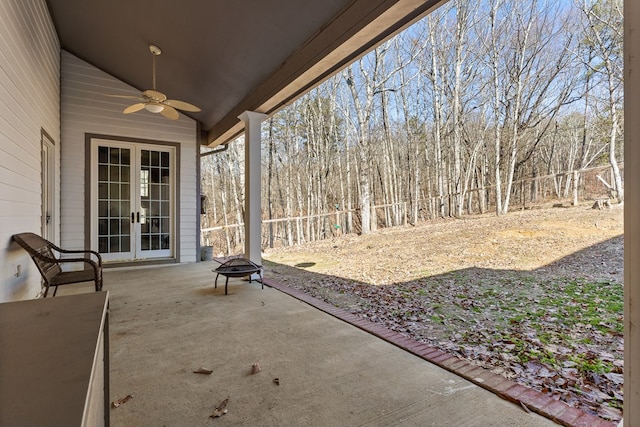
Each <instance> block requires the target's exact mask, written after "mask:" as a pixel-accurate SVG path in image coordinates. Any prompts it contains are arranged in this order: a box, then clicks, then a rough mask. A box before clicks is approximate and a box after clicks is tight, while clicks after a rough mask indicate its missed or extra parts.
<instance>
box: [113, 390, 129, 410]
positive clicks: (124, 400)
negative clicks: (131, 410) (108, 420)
mask: <svg viewBox="0 0 640 427" xmlns="http://www.w3.org/2000/svg"><path fill="white" fill-rule="evenodd" d="M132 397H133V393H132V394H128V395H126V396H125V397H123V398H122V399H118V400H115V401H113V402H111V407H112V408H114V409H115V408H117V407H118V406H120V405H123V404H125V403H127V402H128V401H129V400H130V399H131V398H132Z"/></svg>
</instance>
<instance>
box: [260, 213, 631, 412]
mask: <svg viewBox="0 0 640 427" xmlns="http://www.w3.org/2000/svg"><path fill="white" fill-rule="evenodd" d="M622 233H623V219H622V210H620V209H611V210H606V211H595V210H590V209H585V208H584V207H577V208H567V209H533V210H530V211H522V212H516V213H511V214H509V215H506V216H503V217H500V218H498V217H495V216H494V215H485V216H476V217H472V218H467V219H458V220H454V219H447V220H440V221H436V222H433V223H425V224H422V225H418V226H416V227H398V228H394V229H386V230H381V231H379V232H376V233H371V234H369V235H366V236H352V235H348V236H344V237H340V238H335V239H332V240H325V241H319V242H312V243H309V244H306V245H301V246H297V247H291V248H279V249H274V250H271V251H270V252H269V253H267V255H266V257H265V258H266V259H267V262H265V264H266V265H267V268H269V267H273V270H274V271H273V272H271V273H272V274H273V275H274V277H275V278H277V280H282V281H283V282H284V283H285V284H287V285H288V286H291V287H293V288H297V289H299V290H302V291H303V292H305V293H308V294H310V295H312V296H314V297H316V298H318V299H321V300H324V301H326V302H329V303H331V304H333V305H335V306H337V307H340V308H343V309H345V310H347V311H349V312H351V313H354V314H356V315H358V316H360V317H361V318H363V319H368V320H370V321H372V322H377V323H381V324H383V325H384V326H386V327H387V328H389V329H392V330H394V331H397V332H400V333H402V334H404V335H406V336H409V337H411V338H413V339H416V340H418V341H421V342H425V343H429V344H430V345H433V346H435V347H438V348H439V349H441V350H443V351H446V352H448V353H449V354H452V355H455V356H458V357H461V358H463V359H466V360H468V361H470V362H471V363H473V364H475V365H478V366H482V367H484V368H487V369H489V370H491V371H492V372H494V373H496V374H499V375H502V376H504V377H506V378H510V379H512V380H514V381H516V382H518V383H521V384H523V385H526V386H528V387H531V388H534V389H536V390H539V391H541V392H543V393H545V394H548V395H550V396H552V397H553V398H556V399H559V400H562V401H564V402H566V403H568V404H569V405H571V406H573V407H576V408H579V409H581V410H583V411H584V412H587V413H590V414H593V415H597V416H600V417H602V418H603V419H607V420H612V421H618V420H620V419H621V418H622V412H621V411H622V401H623V388H622V385H623V384H622V382H623V369H624V362H623V360H624V339H623V305H624V299H623V285H622V283H623V247H624V239H623V236H622ZM309 260H314V262H315V263H316V264H315V266H314V267H313V270H312V269H306V270H305V269H300V268H294V267H293V266H294V265H296V264H300V263H302V262H304V261H309ZM274 263H277V264H274Z"/></svg>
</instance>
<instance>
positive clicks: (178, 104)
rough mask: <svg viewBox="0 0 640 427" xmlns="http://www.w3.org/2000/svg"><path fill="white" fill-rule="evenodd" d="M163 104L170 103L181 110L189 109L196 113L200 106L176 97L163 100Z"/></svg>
mask: <svg viewBox="0 0 640 427" xmlns="http://www.w3.org/2000/svg"><path fill="white" fill-rule="evenodd" d="M164 104H165V105H170V106H172V107H173V108H177V109H178V110H183V111H191V112H194V113H197V112H198V111H200V108H198V107H196V106H195V105H193V104H189V103H188V102H184V101H178V100H176V99H167V100H166V101H164Z"/></svg>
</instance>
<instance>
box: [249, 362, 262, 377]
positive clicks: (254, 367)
mask: <svg viewBox="0 0 640 427" xmlns="http://www.w3.org/2000/svg"><path fill="white" fill-rule="evenodd" d="M258 372H260V363H258V362H256V363H254V364H253V365H251V375H255V374H257V373H258Z"/></svg>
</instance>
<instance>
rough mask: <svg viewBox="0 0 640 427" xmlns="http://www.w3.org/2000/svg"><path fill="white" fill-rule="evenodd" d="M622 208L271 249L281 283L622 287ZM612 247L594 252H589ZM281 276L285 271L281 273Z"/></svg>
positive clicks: (472, 221)
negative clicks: (528, 282)
mask: <svg viewBox="0 0 640 427" xmlns="http://www.w3.org/2000/svg"><path fill="white" fill-rule="evenodd" d="M622 234H623V211H622V207H615V206H614V208H612V209H608V210H594V209H591V205H588V206H587V205H583V206H578V207H562V208H550V207H541V208H534V209H529V210H525V211H515V212H510V213H509V214H507V215H505V216H502V217H497V216H495V215H494V214H486V215H476V216H473V217H465V218H462V219H450V218H448V219H439V220H436V221H435V222H426V223H421V224H418V225H417V226H415V227H414V226H406V227H396V228H391V229H383V230H379V231H376V232H374V233H371V234H369V235H366V236H357V235H348V236H342V237H337V238H333V239H330V240H324V241H318V242H310V243H307V244H304V245H301V246H296V247H291V248H278V249H269V250H267V251H266V253H265V255H264V256H265V258H266V259H267V260H268V261H271V262H274V263H278V264H283V265H286V266H292V267H295V266H297V267H299V269H297V270H290V269H287V270H286V272H287V276H290V277H292V278H296V277H301V278H304V277H305V274H304V272H305V271H308V272H314V273H320V274H328V275H332V276H338V277H343V278H347V279H351V280H357V281H362V282H366V283H370V284H374V285H387V284H392V283H397V282H403V281H407V280H412V279H416V278H420V277H424V276H430V275H437V274H442V273H445V272H450V271H455V270H462V269H466V268H472V267H476V268H482V269H494V270H513V269H515V270H531V271H533V270H536V271H537V272H539V273H541V274H544V273H546V274H549V275H552V276H553V275H556V274H559V273H561V274H577V275H579V276H581V277H584V278H588V279H599V280H609V281H615V282H618V283H622V280H623V241H622V239H614V238H615V237H618V236H621V235H622ZM610 239H613V240H611V241H610V242H608V243H607V244H606V246H605V247H599V248H598V249H599V250H598V251H597V252H594V251H593V250H591V251H590V250H589V248H591V247H593V246H594V245H597V244H599V243H604V242H607V241H609V240H610ZM282 273H284V271H282Z"/></svg>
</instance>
